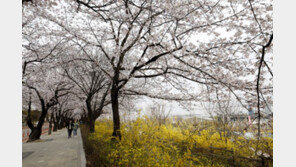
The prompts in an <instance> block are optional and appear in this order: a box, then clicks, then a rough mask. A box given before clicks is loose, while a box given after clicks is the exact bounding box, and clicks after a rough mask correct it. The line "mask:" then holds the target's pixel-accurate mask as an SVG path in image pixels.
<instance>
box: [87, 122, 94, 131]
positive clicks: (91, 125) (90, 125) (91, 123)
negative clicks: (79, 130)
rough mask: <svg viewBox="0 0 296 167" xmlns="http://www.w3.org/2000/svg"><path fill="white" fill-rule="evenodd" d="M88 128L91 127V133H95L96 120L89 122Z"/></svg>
mask: <svg viewBox="0 0 296 167" xmlns="http://www.w3.org/2000/svg"><path fill="white" fill-rule="evenodd" d="M88 127H89V132H90V133H94V132H95V121H94V120H89V121H88Z"/></svg>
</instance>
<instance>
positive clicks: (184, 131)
mask: <svg viewBox="0 0 296 167" xmlns="http://www.w3.org/2000/svg"><path fill="white" fill-rule="evenodd" d="M112 125H113V124H112V121H110V120H102V121H99V122H98V121H97V122H96V125H95V133H93V134H86V133H85V132H83V137H84V145H85V149H86V153H87V159H88V161H89V162H90V164H89V166H108V167H109V166H110V167H112V166H114V167H115V166H116V167H117V166H136V167H141V166H145V167H146V166H147V167H149V166H151V167H152V166H153V167H156V166H163V167H165V166H172V167H173V166H174V167H177V166H180V167H184V166H186V167H190V166H272V148H273V144H272V142H273V140H272V138H267V137H265V138H262V139H261V140H260V141H259V143H257V141H256V140H255V139H246V138H244V137H242V136H231V135H225V134H223V133H222V134H221V132H220V133H218V132H216V131H215V130H214V129H215V128H207V129H204V130H197V129H196V126H193V125H191V124H187V125H186V126H184V124H183V125H182V126H177V125H175V126H173V124H171V123H167V124H162V125H159V124H157V123H155V121H153V120H150V119H148V118H139V119H137V120H135V121H131V122H127V123H124V124H123V125H122V128H121V132H122V140H121V141H119V140H116V141H114V140H111V138H112V137H111V134H112V130H113V129H112ZM197 127H198V126H197ZM82 131H86V129H82ZM225 136H227V138H226V137H225ZM257 144H258V148H257V150H258V151H257V154H255V150H256V146H257ZM258 152H259V153H260V155H258ZM264 156H265V157H264ZM266 157H268V158H266Z"/></svg>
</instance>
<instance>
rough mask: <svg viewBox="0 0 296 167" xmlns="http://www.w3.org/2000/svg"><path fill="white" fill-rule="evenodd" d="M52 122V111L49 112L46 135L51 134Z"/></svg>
mask: <svg viewBox="0 0 296 167" xmlns="http://www.w3.org/2000/svg"><path fill="white" fill-rule="evenodd" d="M52 122H53V113H51V115H50V120H49V127H48V135H51V129H52Z"/></svg>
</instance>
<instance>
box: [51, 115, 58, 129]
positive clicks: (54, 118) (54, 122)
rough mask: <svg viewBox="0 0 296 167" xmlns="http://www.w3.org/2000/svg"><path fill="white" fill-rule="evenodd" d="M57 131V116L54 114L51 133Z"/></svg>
mask: <svg viewBox="0 0 296 167" xmlns="http://www.w3.org/2000/svg"><path fill="white" fill-rule="evenodd" d="M57 130H58V114H57V113H56V114H55V116H54V117H53V130H52V131H53V132H56V131H57Z"/></svg>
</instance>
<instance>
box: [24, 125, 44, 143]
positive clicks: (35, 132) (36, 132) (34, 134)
mask: <svg viewBox="0 0 296 167" xmlns="http://www.w3.org/2000/svg"><path fill="white" fill-rule="evenodd" d="M41 132H42V128H38V127H34V128H33V129H31V133H30V135H29V139H28V141H27V142H32V141H35V140H38V139H40V136H41Z"/></svg>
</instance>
